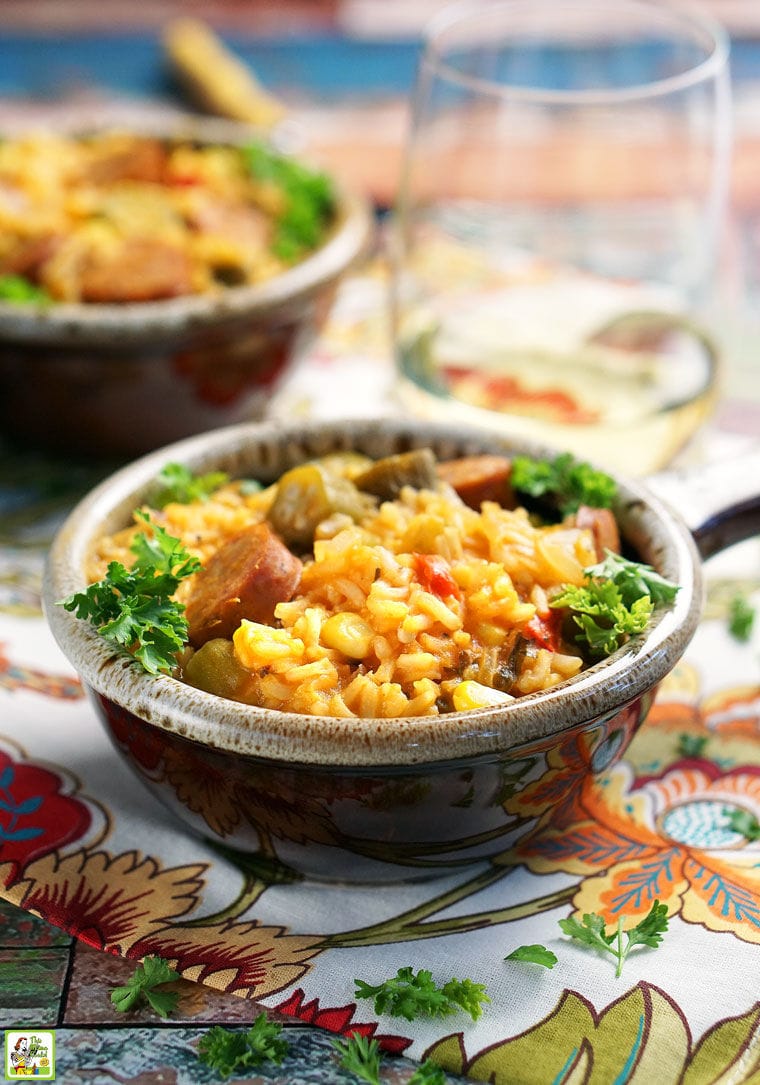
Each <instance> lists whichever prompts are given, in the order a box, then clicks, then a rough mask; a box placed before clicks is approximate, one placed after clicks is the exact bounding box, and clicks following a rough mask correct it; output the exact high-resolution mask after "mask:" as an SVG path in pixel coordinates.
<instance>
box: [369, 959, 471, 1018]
mask: <svg viewBox="0 0 760 1085" xmlns="http://www.w3.org/2000/svg"><path fill="white" fill-rule="evenodd" d="M354 982H355V983H356V991H355V992H354V994H355V996H356V998H372V999H374V1007H375V1013H387V1014H390V1015H391V1016H392V1017H405V1018H406V1019H407V1021H413V1020H414V1019H415V1018H416V1017H421V1016H425V1017H445V1016H447V1015H448V1014H451V1013H457V1011H458V1010H464V1011H465V1012H466V1013H468V1014H469V1015H470V1017H471V1018H472V1019H473V1021H477V1019H478V1018H479V1017H480V1015H481V1014H482V1012H483V1003H485V1002H490V1001H491V999H490V998H489V997H488V995H487V994H486V989H485V986H484V985H483V984H482V983H474V982H473V981H472V980H470V979H464V980H458V979H450V980H448V982H446V983H444V985H443V987H438V985H437V984H436V983H435V982H434V981H433V975H432V973H431V972H429V971H427V969H424V968H421V969H420V970H419V972H417V973H415V972H414V969H413V968H412V967H411V966H409V965H407V966H406V967H404V968H399V970H398V972H397V973H396V975H395V976H393V977H391V978H390V979H387V980H383V982H382V983H378V984H374V985H373V984H370V983H366V982H365V981H364V980H360V979H355V980H354Z"/></svg>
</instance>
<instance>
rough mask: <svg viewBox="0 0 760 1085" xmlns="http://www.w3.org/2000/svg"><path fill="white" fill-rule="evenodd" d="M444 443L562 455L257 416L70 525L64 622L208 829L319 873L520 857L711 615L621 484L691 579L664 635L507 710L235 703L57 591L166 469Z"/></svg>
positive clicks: (468, 435)
mask: <svg viewBox="0 0 760 1085" xmlns="http://www.w3.org/2000/svg"><path fill="white" fill-rule="evenodd" d="M420 446H430V447H432V448H433V450H434V451H435V453H436V454H437V455H438V457H439V458H440V459H448V458H453V457H456V456H460V455H468V454H470V453H473V452H479V451H495V452H506V453H507V454H514V453H515V452H518V451H520V452H527V454H529V455H533V456H544V457H547V456H548V457H552V456H553V455H554V454H555V453H550V452H547V451H546V450H544V449H540V448H536V447H535V446H532V445H527V446H526V444H525V443H524V442H520V443H516V442H512V441H510V440H508V439H504V438H499V437H497V436H495V435H492V434H490V435H489V434H486V433H478V432H474V431H467V430H461V429H452V428H447V427H444V426H437V425H433V424H424V423H416V422H412V421H395V422H390V421H377V422H371V421H370V422H368V421H367V420H363V421H361V422H338V423H327V424H313V425H301V426H291V427H282V426H278V427H274V426H271V425H248V426H236V427H230V428H228V429H225V430H221V431H218V432H215V433H210V434H206V435H203V436H200V437H197V438H195V439H191V440H189V441H185V442H181V443H179V444H177V445H175V446H173V447H171V448H168V449H162V450H160V451H158V452H156V453H154V454H153V455H151V456H148V457H145V458H143V459H142V460H139V461H138V462H136V463H134V464H132V465H131V466H129V467H127V468H124V469H123V470H121V471H120V472H118V473H116V474H115V475H113V476H112V477H111V478H110V479H108V480H107V481H105V482H104V483H102V484H101V485H100V486H98V487H97V488H96V489H95V490H94V491H93V492H92V493H91V494H90V495H89V496H88V497H86V498H85V499H84V500H83V501H82V502H81V503H80V505H79V506H78V507H77V508H76V510H75V511H74V512H73V513H72V514H71V516H70V518H69V519H68V520H67V522H66V523H65V524H64V526H63V528H62V529H61V531H60V532H59V534H58V536H57V538H56V540H55V542H54V545H53V547H52V550H51V553H50V558H49V562H48V567H47V571H46V577H45V588H44V597H45V607H46V612H47V616H48V620H49V622H50V624H51V627H52V630H53V633H54V635H55V637H56V639H57V641H58V643H59V645H60V646H61V648H62V649H63V651H64V652H65V654H66V655H67V656H68V658H69V660H70V661H71V662H72V664H73V666H74V667H75V668H76V670H77V672H78V673H79V674H80V675H81V677H82V680H83V682H84V683H85V686H86V687H87V689H88V691H89V692H90V694H91V696H92V699H93V702H94V704H95V706H96V708H97V710H98V713H99V715H100V717H101V719H102V721H103V723H104V724H105V727H106V729H107V730H108V732H109V734H110V736H111V738H112V740H113V742H114V745H115V747H116V749H117V750H118V751H119V752H120V753H121V755H122V756H123V757H124V758H125V759H126V761H127V763H128V764H129V765H130V766H131V767H132V768H133V769H134V770H135V771H136V772H137V773H138V775H140V777H141V778H142V779H143V780H144V781H145V783H146V784H147V786H148V787H150V788H151V790H152V791H153V792H154V793H155V794H156V795H157V796H158V797H159V798H160V799H161V800H162V801H163V802H164V803H165V804H166V805H167V806H168V807H169V808H171V809H172V810H174V811H175V812H176V813H177V814H179V816H180V817H181V818H182V820H183V821H184V822H185V823H186V824H187V825H189V826H190V827H191V828H192V829H193V830H195V831H196V832H200V833H202V834H204V835H205V836H208V837H211V838H212V839H215V840H216V842H217V843H220V844H224V845H225V846H227V847H231V848H238V849H242V850H244V851H253V852H258V853H259V854H260V855H262V856H264V857H267V858H269V859H276V860H277V861H278V862H280V863H282V864H285V865H286V866H288V867H290V868H292V869H295V870H297V871H299V872H301V873H303V874H307V875H310V876H312V877H316V878H325V879H331V880H347V881H379V880H389V879H390V880H399V879H408V878H419V877H423V876H430V875H431V874H435V873H441V872H443V871H445V870H450V869H452V868H456V867H459V866H462V865H466V864H469V863H472V862H476V861H478V860H481V859H484V858H487V857H488V858H494V857H497V856H498V855H500V854H501V853H504V852H505V851H507V850H508V848H509V846H510V843H511V841H512V840H513V839H514V837H515V834H520V833H522V832H523V831H524V829H525V825H526V823H528V822H531V821H532V820H533V818H534V817H535V813H534V811H533V810H532V808H531V806H530V803H529V802H524V800H523V796H524V795H525V794H526V789H533V788H534V787H535V786H536V785H537V782H538V781H539V780H540V779H541V777H542V776H543V775H544V774H545V773H546V772H548V771H552V772H553V771H556V769H557V768H558V767H561V766H562V765H567V766H568V767H569V769H571V771H568V773H567V774H566V775H567V794H563V796H562V798H563V801H565V800H566V799H567V798H568V795H569V792H570V789H571V788H572V787H573V786H576V787H577V786H580V785H581V783H582V781H583V779H584V777H585V775H586V774H587V773H590V772H596V771H599V770H601V769H603V768H605V767H606V766H607V765H608V764H609V763H610V762H612V761H613V760H615V759H616V758H617V757H619V756H620V754H621V753H622V752H623V750H624V749H625V748H626V746H627V745H628V743H629V741H630V739H631V737H632V736H633V734H634V732H635V730H636V728H637V727H638V725H639V724H640V723H641V721H642V720H643V719H644V716H645V715H646V712H647V710H648V708H649V706H650V704H651V702H652V699H653V696H654V692H655V690H656V686H657V683H658V682H659V681H660V679H661V678H663V677H664V675H666V674H667V673H668V672H669V671H670V669H671V668H672V667H673V666H674V664H675V663H676V661H677V660H678V658H679V657H680V656H681V654H682V653H683V651H684V649H685V647H686V645H687V644H688V642H689V640H690V639H691V637H692V635H693V633H694V631H695V628H696V625H697V622H698V619H699V615H700V610H701V604H702V580H701V573H700V562H699V554H698V552H697V548H696V545H695V543H694V540H693V538H692V535H691V533H690V532H689V530H688V529H687V527H686V526H685V525H684V524H683V522H682V521H681V520H680V518H679V517H677V516H676V515H674V514H672V513H671V512H670V511H668V509H667V507H666V506H665V505H663V504H661V503H660V502H659V501H658V500H657V498H655V497H654V496H653V495H651V494H650V493H649V492H648V491H647V490H646V489H645V488H644V487H642V486H639V485H637V484H634V483H631V482H626V481H624V480H622V479H618V484H619V504H618V507H617V510H616V511H617V515H618V519H619V522H620V524H621V527H622V531H623V535H624V537H625V539H626V541H627V542H628V544H629V545H630V546H631V547H633V548H634V550H635V551H637V553H638V554H639V556H640V558H641V560H643V561H646V562H648V563H650V564H652V565H654V566H655V567H656V568H657V569H658V570H659V571H660V572H661V573H662V574H663V575H664V576H666V577H668V578H669V579H671V580H673V581H675V582H676V583H678V584H680V585H681V590H680V591H679V592H678V595H677V597H676V600H675V603H674V604H673V606H672V608H667V609H662V610H660V609H659V608H658V610H657V611H655V614H654V617H653V621H652V623H651V625H650V627H649V628H648V629H647V631H646V632H645V633H643V634H641V635H639V636H637V637H635V638H632V640H631V641H630V643H629V644H628V645H626V646H625V647H624V648H622V649H620V650H618V651H617V652H616V653H614V654H613V655H612V656H610V657H609V658H607V659H605V660H604V661H603V662H600V663H598V664H596V665H595V666H593V667H591V668H590V669H588V670H586V671H584V672H582V673H581V674H579V675H578V676H576V677H575V678H573V679H571V680H569V681H568V682H566V683H564V684H562V685H561V686H557V687H554V688H552V689H549V690H547V691H545V692H543V693H537V694H531V695H528V696H525V697H522V698H520V699H518V700H517V701H515V702H513V703H511V704H508V705H502V706H499V707H495V708H487V709H479V710H475V711H471V712H459V713H451V714H446V715H443V716H425V717H417V718H413V719H400V720H377V719H325V718H322V717H314V716H304V715H297V714H295V713H287V712H277V711H272V710H269V709H262V708H257V707H252V706H249V705H243V704H239V703H237V702H233V701H228V700H225V699H222V698H219V697H216V696H213V695H211V694H208V693H205V692H203V691H201V690H198V689H194V688H191V687H189V686H186V685H183V684H182V683H181V682H179V681H177V680H175V679H173V678H170V677H166V676H161V677H158V678H151V677H149V676H148V675H147V674H145V673H144V672H143V671H142V670H141V669H139V668H137V667H136V666H135V665H133V664H132V662H131V661H130V660H129V659H128V658H125V657H124V656H123V655H116V654H115V653H114V652H113V651H112V649H111V648H110V647H109V646H108V644H107V643H106V642H105V641H104V640H103V639H102V638H101V637H100V636H99V635H98V634H97V633H96V632H95V631H94V630H93V628H92V627H91V626H90V625H89V624H87V623H85V622H82V621H80V620H79V619H77V618H75V617H74V616H73V615H72V614H71V613H70V612H68V611H66V610H64V609H63V608H62V607H60V606H56V605H55V604H56V601H57V600H60V599H62V598H64V597H66V596H68V595H69V594H71V593H72V592H74V591H77V590H81V589H82V588H83V587H84V586H85V583H86V581H85V574H84V567H85V561H86V558H87V554H88V551H89V549H90V546H91V544H92V542H93V540H95V539H96V538H97V537H99V536H100V535H101V534H103V533H104V532H111V531H114V530H116V529H118V528H121V527H123V526H126V525H127V524H128V523H129V522H131V515H130V514H131V512H132V510H133V509H134V508H135V507H136V506H138V505H139V504H140V503H141V502H142V501H143V500H144V499H145V498H146V497H147V495H148V493H149V491H150V486H151V484H152V483H153V482H154V480H155V477H156V475H157V473H158V472H159V471H160V469H161V467H162V466H163V465H164V464H165V463H166V462H167V461H179V462H182V463H185V464H186V465H187V466H188V467H190V468H191V469H192V470H193V471H196V472H206V471H209V470H212V469H221V470H223V471H226V472H228V473H229V474H230V475H231V476H232V477H248V478H250V477H258V478H260V479H262V480H263V481H268V480H274V479H276V478H277V477H278V476H279V475H280V474H281V473H282V472H283V471H284V470H286V469H287V468H289V467H292V466H294V465H295V464H297V463H299V462H302V461H304V460H306V459H309V458H312V457H315V456H319V455H323V454H325V453H327V452H330V451H334V450H337V449H356V450H358V451H361V452H364V453H366V454H368V455H370V456H372V457H375V458H378V457H381V456H384V455H389V454H392V453H394V452H399V451H403V450H406V449H408V448H410V447H420Z"/></svg>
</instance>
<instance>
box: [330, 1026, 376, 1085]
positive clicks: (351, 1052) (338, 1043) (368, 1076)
mask: <svg viewBox="0 0 760 1085" xmlns="http://www.w3.org/2000/svg"><path fill="white" fill-rule="evenodd" d="M332 1046H333V1048H334V1050H335V1052H336V1054H337V1055H339V1056H340V1065H341V1066H342V1067H343V1069H344V1070H348V1072H349V1073H351V1074H354V1075H355V1076H356V1077H358V1078H359V1079H360V1081H366V1082H367V1083H368V1085H380V1058H381V1052H380V1044H379V1043H378V1042H377V1040H375V1039H372V1040H368V1039H367V1037H366V1036H362V1035H361V1033H359V1032H352V1033H351V1035H350V1036H348V1037H347V1038H346V1039H345V1040H333V1041H332Z"/></svg>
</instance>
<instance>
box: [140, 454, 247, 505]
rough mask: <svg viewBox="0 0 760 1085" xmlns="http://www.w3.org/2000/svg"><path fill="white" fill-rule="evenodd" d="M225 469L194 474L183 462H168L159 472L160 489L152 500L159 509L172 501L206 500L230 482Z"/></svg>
mask: <svg viewBox="0 0 760 1085" xmlns="http://www.w3.org/2000/svg"><path fill="white" fill-rule="evenodd" d="M229 478H230V477H229V475H228V474H227V473H226V472H225V471H209V473H208V474H206V475H194V474H193V473H192V471H191V470H190V469H189V468H188V467H185V466H184V464H181V463H167V464H166V465H165V466H164V467H162V468H161V470H160V472H159V474H158V479H157V481H158V484H159V487H160V489H159V490H158V493H157V494H156V495H155V497H154V498H153V500H152V504H153V506H154V507H155V508H157V509H162V508H163V507H164V505H168V504H169V503H170V502H171V501H176V502H177V503H178V504H180V505H188V504H189V503H190V502H191V501H206V500H207V499H208V498H209V496H210V495H211V494H212V493H213V492H214V490H218V489H219V487H220V486H224V484H225V483H226V482H229Z"/></svg>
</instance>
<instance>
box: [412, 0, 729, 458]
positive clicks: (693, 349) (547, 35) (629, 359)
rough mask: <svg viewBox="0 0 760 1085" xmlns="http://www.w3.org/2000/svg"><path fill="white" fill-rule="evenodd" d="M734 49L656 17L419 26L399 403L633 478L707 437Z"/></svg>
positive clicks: (646, 10)
mask: <svg viewBox="0 0 760 1085" xmlns="http://www.w3.org/2000/svg"><path fill="white" fill-rule="evenodd" d="M728 54H729V47H728V39H727V36H726V34H725V32H724V30H723V29H722V28H721V27H720V26H719V25H718V24H716V23H715V22H713V20H711V19H709V18H707V17H705V16H702V15H697V14H694V13H693V12H692V11H691V10H690V9H684V8H681V7H676V6H669V5H667V4H662V3H659V2H654V0H607V2H606V3H605V4H604V5H603V7H602V8H601V9H600V5H599V4H597V3H596V2H595V0H561V2H557V0H474V2H467V3H460V4H455V5H454V6H453V7H451V8H447V9H444V11H443V12H442V13H441V15H440V16H439V17H438V18H437V19H436V20H434V21H433V23H432V24H431V27H430V30H429V33H428V35H427V37H426V40H425V43H424V48H423V51H422V55H421V59H420V65H419V71H418V77H417V83H416V88H415V92H414V97H413V101H412V109H411V126H410V134H409V139H408V145H407V150H406V156H405V165H404V173H403V177H402V180H401V184H400V188H399V196H398V200H397V205H396V208H395V213H394V216H393V219H392V228H391V259H392V270H393V273H392V314H393V330H394V349H395V353H396V365H397V374H398V384H397V387H398V392H399V395H400V398H401V400H402V402H403V404H404V405H405V406H406V407H407V408H408V409H409V410H411V411H412V412H414V413H418V414H422V415H426V416H430V417H443V418H449V419H455V420H456V419H459V420H461V421H463V422H469V423H473V422H474V423H478V424H485V425H489V426H495V427H497V428H499V429H501V430H503V431H504V432H509V433H513V434H519V435H522V436H525V437H528V438H534V439H535V440H537V441H540V442H541V443H543V444H549V445H554V446H556V447H558V448H565V449H570V450H571V451H573V452H575V453H576V454H577V455H578V456H582V457H587V458H590V459H593V460H595V461H596V462H598V463H600V464H607V465H609V466H610V467H616V468H618V469H621V470H624V471H626V472H628V473H632V474H645V473H648V472H650V471H653V470H657V469H658V468H660V467H662V466H663V465H665V464H667V463H668V462H669V461H670V460H671V459H672V458H673V456H674V455H675V454H676V453H677V452H678V451H679V450H680V449H681V448H682V447H683V446H684V445H685V444H686V442H687V441H688V440H689V438H690V437H691V436H692V435H693V434H694V433H695V431H696V430H697V429H698V428H699V427H700V426H701V425H702V423H703V422H704V421H705V420H706V419H707V417H708V416H709V414H710V412H711V410H712V407H713V405H714V401H715V396H716V389H717V372H718V356H717V355H718V352H717V348H716V346H715V344H714V342H713V339H712V336H711V334H710V333H709V330H708V329H706V328H704V327H703V326H702V325H703V313H704V312H705V310H706V307H707V304H708V303H709V302H710V300H711V295H712V293H713V292H714V290H715V283H716V262H717V253H718V243H719V238H720V231H721V225H722V219H723V215H724V210H725V205H726V192H727V183H728V171H729V161H730V149H731V123H730V81H729V70H728Z"/></svg>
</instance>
